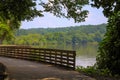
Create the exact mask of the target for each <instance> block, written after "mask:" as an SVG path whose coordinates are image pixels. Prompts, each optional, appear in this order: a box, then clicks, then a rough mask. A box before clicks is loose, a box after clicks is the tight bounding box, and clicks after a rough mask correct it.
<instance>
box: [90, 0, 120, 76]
mask: <svg viewBox="0 0 120 80" xmlns="http://www.w3.org/2000/svg"><path fill="white" fill-rule="evenodd" d="M92 1H94V4H93V6H95V7H97V8H99V7H102V8H103V13H104V15H105V16H106V17H108V26H107V33H106V35H105V37H104V39H103V41H102V42H101V43H100V47H99V55H98V56H97V65H98V69H109V70H110V72H111V73H112V74H113V75H115V74H119V75H120V27H119V25H120V0H109V1H108V0H102V1H101V0H92Z"/></svg>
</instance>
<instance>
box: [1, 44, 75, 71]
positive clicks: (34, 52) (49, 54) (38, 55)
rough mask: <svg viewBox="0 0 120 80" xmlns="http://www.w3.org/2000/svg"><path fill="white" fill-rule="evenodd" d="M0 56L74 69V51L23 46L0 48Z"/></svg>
mask: <svg viewBox="0 0 120 80" xmlns="http://www.w3.org/2000/svg"><path fill="white" fill-rule="evenodd" d="M0 56H5V57H12V58H19V59H26V60H33V61H38V62H46V63H52V64H55V65H60V66H64V67H68V68H71V69H75V57H76V52H75V51H69V50H58V49H43V48H31V47H24V46H0Z"/></svg>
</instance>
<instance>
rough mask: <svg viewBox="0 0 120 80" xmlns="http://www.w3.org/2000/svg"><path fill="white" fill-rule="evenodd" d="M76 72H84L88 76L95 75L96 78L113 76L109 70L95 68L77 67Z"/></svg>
mask: <svg viewBox="0 0 120 80" xmlns="http://www.w3.org/2000/svg"><path fill="white" fill-rule="evenodd" d="M76 70H77V71H79V72H83V73H84V74H86V75H91V76H92V75H94V76H111V74H110V71H109V70H108V69H97V68H96V67H95V66H87V67H86V68H84V67H82V66H78V67H76Z"/></svg>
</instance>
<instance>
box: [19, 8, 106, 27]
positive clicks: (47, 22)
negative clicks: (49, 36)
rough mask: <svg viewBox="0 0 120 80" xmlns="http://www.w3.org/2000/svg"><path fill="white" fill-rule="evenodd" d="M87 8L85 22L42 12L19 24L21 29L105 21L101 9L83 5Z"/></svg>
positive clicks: (93, 23)
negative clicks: (40, 14)
mask: <svg viewBox="0 0 120 80" xmlns="http://www.w3.org/2000/svg"><path fill="white" fill-rule="evenodd" d="M84 9H87V10H89V14H88V17H87V18H86V19H85V20H86V21H85V22H81V23H75V22H74V20H73V19H66V18H58V17H56V16H53V14H50V13H44V17H37V18H34V19H33V21H29V22H27V21H23V22H22V24H21V28H22V29H29V28H59V27H70V26H80V25H97V24H102V23H107V18H105V17H104V15H103V13H102V9H101V8H100V9H96V8H92V7H90V6H86V7H84Z"/></svg>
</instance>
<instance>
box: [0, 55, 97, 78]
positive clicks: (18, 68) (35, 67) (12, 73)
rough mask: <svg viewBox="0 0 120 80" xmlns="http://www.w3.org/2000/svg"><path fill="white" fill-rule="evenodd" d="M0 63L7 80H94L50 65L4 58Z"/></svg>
mask: <svg viewBox="0 0 120 80" xmlns="http://www.w3.org/2000/svg"><path fill="white" fill-rule="evenodd" d="M0 62H2V63H4V65H6V67H7V70H8V74H9V79H8V80H95V79H93V78H90V77H88V76H85V75H83V74H80V73H79V72H77V71H73V70H66V69H63V68H60V67H56V66H55V65H50V64H43V63H37V62H32V61H27V60H21V59H14V58H5V57H0Z"/></svg>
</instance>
